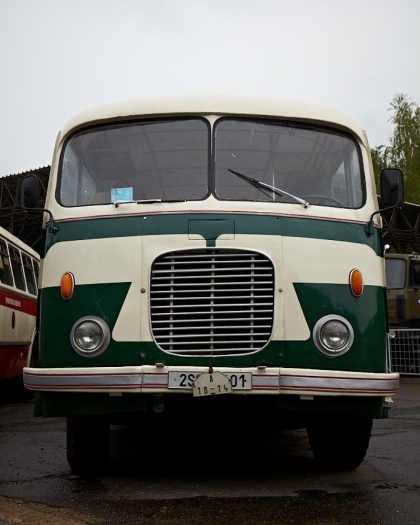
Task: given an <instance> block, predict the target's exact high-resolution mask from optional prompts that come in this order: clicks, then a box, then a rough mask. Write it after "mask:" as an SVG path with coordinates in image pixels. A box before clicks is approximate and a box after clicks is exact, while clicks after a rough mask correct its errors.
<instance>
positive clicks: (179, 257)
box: [150, 248, 274, 357]
mask: <svg viewBox="0 0 420 525" xmlns="http://www.w3.org/2000/svg"><path fill="white" fill-rule="evenodd" d="M150 316H151V327H152V333H153V337H154V339H155V342H156V344H157V345H158V346H159V347H160V349H161V350H163V351H164V352H167V353H169V354H174V355H180V356H190V357H197V356H201V357H207V356H208V357H210V356H226V355H241V354H250V353H254V352H258V351H259V350H261V349H262V348H263V347H264V346H265V345H266V344H267V343H268V341H269V339H270V337H271V332H272V329H273V316H274V267H273V264H272V262H271V261H270V259H268V258H267V257H266V256H265V255H262V254H261V253H257V252H252V251H244V250H228V249H217V248H213V249H200V250H184V251H174V252H170V253H166V254H164V255H162V256H160V257H158V258H157V259H156V260H155V262H154V263H153V266H152V272H151V287H150Z"/></svg>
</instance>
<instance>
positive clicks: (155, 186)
mask: <svg viewBox="0 0 420 525" xmlns="http://www.w3.org/2000/svg"><path fill="white" fill-rule="evenodd" d="M209 129H210V124H209V123H208V122H207V121H206V120H204V119H202V118H199V117H189V118H179V119H175V118H174V119H166V120H154V121H153V120H152V121H150V120H149V121H144V122H133V123H119V124H114V125H108V126H102V127H99V126H98V127H94V128H90V129H86V130H82V131H79V132H76V133H75V134H74V135H72V136H71V137H70V138H69V139H68V140H67V142H66V145H65V148H64V152H63V155H62V159H61V165H60V182H59V187H58V193H57V198H58V200H59V202H60V203H61V204H62V205H63V206H86V205H94V204H107V203H117V202H132V201H136V202H156V201H186V200H201V199H205V198H206V197H207V196H208V195H209V194H210V192H212V193H213V194H214V196H215V197H216V198H217V199H219V200H229V201H231V200H237V201H264V202H273V203H296V202H301V203H304V204H307V203H309V204H312V205H321V206H334V207H342V208H359V207H361V206H362V205H363V198H364V192H363V178H362V169H361V160H360V151H359V148H358V146H357V144H356V142H355V141H354V140H352V139H351V138H350V137H349V136H347V135H345V134H343V133H340V132H336V131H331V130H328V129H320V128H315V127H308V126H306V127H303V126H301V125H298V124H295V123H280V122H279V123H277V122H274V121H273V122H271V121H269V122H267V121H260V120H256V119H245V118H227V117H226V118H220V119H219V120H217V121H216V124H215V127H214V138H213V143H214V147H213V159H212V161H211V162H210V160H211V157H210V133H209ZM209 167H212V168H211V169H209ZM270 188H271V189H270ZM273 188H274V189H277V190H278V191H274V190H273Z"/></svg>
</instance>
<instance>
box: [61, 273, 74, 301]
mask: <svg viewBox="0 0 420 525" xmlns="http://www.w3.org/2000/svg"><path fill="white" fill-rule="evenodd" d="M73 292H74V275H73V274H72V273H70V272H66V273H65V274H64V275H63V277H62V278H61V297H62V298H63V299H65V300H66V301H68V300H69V299H71V298H72V297H73Z"/></svg>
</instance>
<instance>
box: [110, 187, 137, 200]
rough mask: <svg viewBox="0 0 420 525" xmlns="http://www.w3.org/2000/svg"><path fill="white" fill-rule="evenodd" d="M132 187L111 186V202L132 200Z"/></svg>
mask: <svg viewBox="0 0 420 525" xmlns="http://www.w3.org/2000/svg"><path fill="white" fill-rule="evenodd" d="M132 200H133V188H112V190H111V202H120V201H123V202H124V201H132Z"/></svg>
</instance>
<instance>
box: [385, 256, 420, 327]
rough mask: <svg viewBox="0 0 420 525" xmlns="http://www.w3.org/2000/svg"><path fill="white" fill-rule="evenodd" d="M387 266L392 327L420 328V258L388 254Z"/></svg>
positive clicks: (389, 311) (389, 320)
mask: <svg viewBox="0 0 420 525" xmlns="http://www.w3.org/2000/svg"><path fill="white" fill-rule="evenodd" d="M385 266H386V297H387V304H388V322H389V325H390V327H392V328H395V327H400V328H420V256H419V255H418V254H417V253H413V254H411V255H408V254H400V253H395V254H394V253H390V254H386V255H385Z"/></svg>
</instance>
